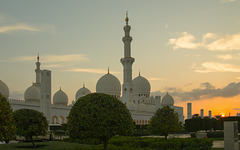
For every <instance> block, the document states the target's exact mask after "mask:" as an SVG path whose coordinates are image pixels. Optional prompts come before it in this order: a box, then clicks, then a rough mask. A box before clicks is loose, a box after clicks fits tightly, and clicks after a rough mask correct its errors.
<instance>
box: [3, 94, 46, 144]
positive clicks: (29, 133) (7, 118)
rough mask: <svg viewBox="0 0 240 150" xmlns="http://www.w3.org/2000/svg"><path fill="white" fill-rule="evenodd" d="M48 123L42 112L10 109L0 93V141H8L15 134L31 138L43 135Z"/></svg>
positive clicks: (27, 138)
mask: <svg viewBox="0 0 240 150" xmlns="http://www.w3.org/2000/svg"><path fill="white" fill-rule="evenodd" d="M47 129H48V123H47V119H46V117H45V116H44V115H43V113H40V112H38V111H36V110H32V109H19V110H16V111H14V112H13V111H12V109H11V106H10V104H9V102H8V101H7V99H6V98H5V97H3V96H2V95H1V94H0V141H1V142H3V141H5V142H6V143H8V142H9V141H10V140H11V139H14V137H15V136H16V135H19V136H23V137H25V139H26V140H31V141H32V144H33V147H35V145H34V141H33V136H38V135H45V134H46V132H47Z"/></svg>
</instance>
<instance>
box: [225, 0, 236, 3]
mask: <svg viewBox="0 0 240 150" xmlns="http://www.w3.org/2000/svg"><path fill="white" fill-rule="evenodd" d="M235 1H236V0H221V3H228V2H235Z"/></svg>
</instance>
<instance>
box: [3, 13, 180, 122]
mask: <svg viewBox="0 0 240 150" xmlns="http://www.w3.org/2000/svg"><path fill="white" fill-rule="evenodd" d="M125 21H126V25H125V26H124V28H123V29H124V32H125V36H124V37H123V38H122V41H123V43H124V57H123V58H121V59H120V62H121V63H122V65H123V84H122V86H121V83H120V81H119V80H118V78H116V77H115V76H114V75H112V74H110V73H109V71H108V73H107V74H105V75H103V76H102V77H101V78H100V79H99V80H98V81H97V84H96V92H97V93H105V94H109V95H112V96H114V97H116V98H118V99H119V100H120V101H122V102H123V103H124V104H125V105H126V106H127V108H128V109H129V111H130V113H131V115H132V118H133V120H134V122H135V123H136V124H137V125H146V124H149V121H150V118H151V117H152V116H153V115H154V113H155V112H156V110H157V109H158V108H162V107H163V106H167V105H168V106H170V107H171V108H173V109H174V110H175V112H177V113H178V116H179V120H180V121H181V122H184V116H183V107H178V106H174V99H173V97H172V96H171V95H169V94H168V93H167V94H166V95H165V96H164V97H163V98H162V99H161V96H155V97H154V96H151V95H150V91H151V85H150V83H149V81H148V80H147V79H146V78H144V77H143V76H141V74H140V73H139V76H137V77H136V78H134V79H132V65H133V63H134V60H135V59H134V58H133V57H131V41H132V37H131V36H130V30H131V27H130V26H129V25H128V22H129V18H128V16H126V19H125ZM40 65H41V63H40V61H39V56H38V57H37V62H36V69H35V73H36V82H35V83H33V84H32V86H30V87H29V88H27V89H26V91H25V93H24V100H15V99H9V98H8V97H9V89H8V86H7V85H6V84H5V83H4V82H3V81H2V80H0V93H1V94H2V95H3V96H5V97H6V98H8V101H9V102H10V105H11V107H12V109H13V110H17V109H22V108H28V109H34V110H37V111H40V112H43V113H44V115H45V116H46V118H47V120H48V123H49V124H50V125H58V124H63V123H67V121H68V120H67V117H68V114H69V112H70V110H71V107H72V105H74V102H72V104H70V105H68V96H67V94H66V93H65V92H64V91H63V90H61V88H60V90H59V91H57V92H56V93H55V94H54V95H53V98H52V96H51V71H50V70H41V69H40ZM90 93H91V91H90V90H89V89H87V88H86V87H85V86H84V85H83V87H82V88H80V89H79V90H78V91H77V92H76V95H75V98H76V100H78V99H79V98H80V97H83V96H85V95H87V94H90ZM51 98H52V100H51Z"/></svg>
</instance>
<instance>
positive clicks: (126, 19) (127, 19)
mask: <svg viewBox="0 0 240 150" xmlns="http://www.w3.org/2000/svg"><path fill="white" fill-rule="evenodd" d="M125 21H126V24H127V25H128V21H129V18H128V11H126V18H125Z"/></svg>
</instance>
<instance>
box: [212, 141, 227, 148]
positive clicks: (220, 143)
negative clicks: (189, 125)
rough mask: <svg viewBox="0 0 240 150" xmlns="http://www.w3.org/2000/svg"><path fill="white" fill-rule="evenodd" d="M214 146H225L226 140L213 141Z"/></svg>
mask: <svg viewBox="0 0 240 150" xmlns="http://www.w3.org/2000/svg"><path fill="white" fill-rule="evenodd" d="M212 148H224V141H223V140H222V141H213V146H212Z"/></svg>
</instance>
